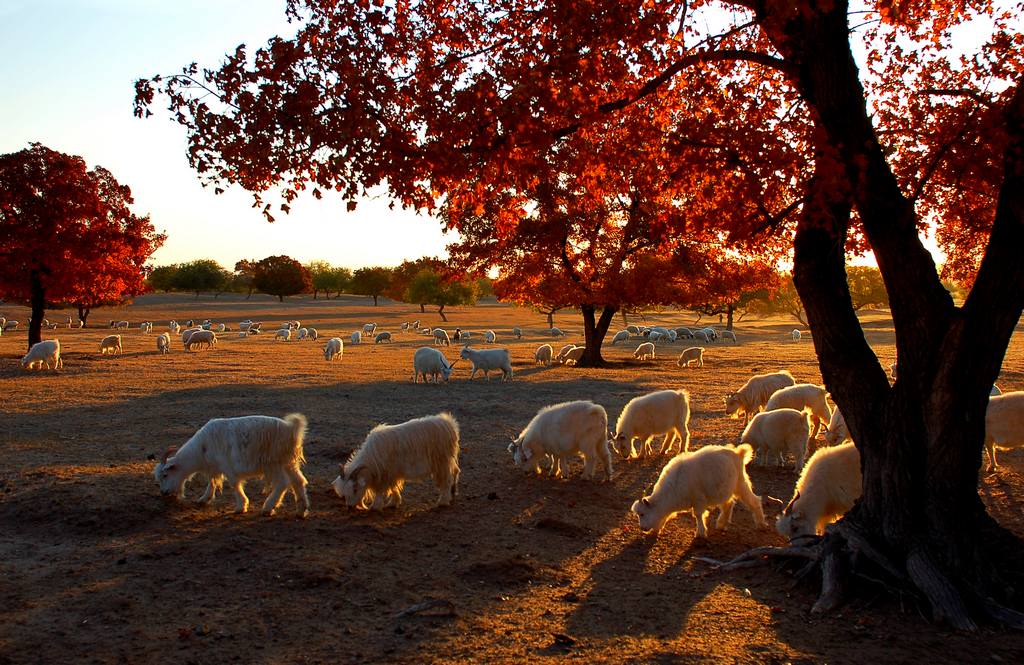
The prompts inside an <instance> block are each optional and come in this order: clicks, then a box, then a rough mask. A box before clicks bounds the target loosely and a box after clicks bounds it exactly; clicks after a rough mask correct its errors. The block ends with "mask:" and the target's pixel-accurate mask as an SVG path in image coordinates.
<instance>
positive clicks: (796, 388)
mask: <svg viewBox="0 0 1024 665" xmlns="http://www.w3.org/2000/svg"><path fill="white" fill-rule="evenodd" d="M781 408H789V409H796V410H797V411H803V410H807V411H810V412H811V416H812V417H813V423H814V432H813V433H812V434H811V439H814V438H815V437H817V436H818V431H819V430H820V429H821V428H822V427H828V423H829V422H831V420H832V409H830V408H829V406H828V392H827V391H826V390H825V387H824V386H816V385H814V384H813V383H796V384H794V385H792V386H786V387H785V388H779V389H778V390H776V391H775V392H774V393H772V396H771V397H770V398H768V402H767V403H766V404H765V405H764V410H765V411H774V410H775V409H781Z"/></svg>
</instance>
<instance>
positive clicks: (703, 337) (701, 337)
mask: <svg viewBox="0 0 1024 665" xmlns="http://www.w3.org/2000/svg"><path fill="white" fill-rule="evenodd" d="M691 337H692V338H693V339H695V340H697V341H699V342H704V343H705V344H708V343H710V342H711V341H712V340H711V337H710V336H709V335H708V334H707V332H706V331H704V330H694V331H693V333H692V335H691Z"/></svg>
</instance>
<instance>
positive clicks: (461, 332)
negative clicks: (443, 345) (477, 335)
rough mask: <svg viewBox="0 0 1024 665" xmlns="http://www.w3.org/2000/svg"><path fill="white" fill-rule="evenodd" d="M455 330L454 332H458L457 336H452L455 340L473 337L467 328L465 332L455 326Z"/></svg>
mask: <svg viewBox="0 0 1024 665" xmlns="http://www.w3.org/2000/svg"><path fill="white" fill-rule="evenodd" d="M455 330H456V332H458V333H459V336H458V337H455V338H453V339H455V340H456V341H461V340H467V339H472V338H473V333H471V332H470V331H468V330H467V331H465V332H463V331H461V330H459V329H458V328H456V329H455Z"/></svg>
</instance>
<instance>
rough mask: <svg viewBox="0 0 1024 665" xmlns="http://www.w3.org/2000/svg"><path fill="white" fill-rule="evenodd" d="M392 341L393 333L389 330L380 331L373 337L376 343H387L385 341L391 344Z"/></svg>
mask: <svg viewBox="0 0 1024 665" xmlns="http://www.w3.org/2000/svg"><path fill="white" fill-rule="evenodd" d="M391 341H392V340H391V333H389V332H387V331H385V332H379V333H377V335H376V336H375V337H374V338H373V343H374V344H385V343H387V344H390V343H391Z"/></svg>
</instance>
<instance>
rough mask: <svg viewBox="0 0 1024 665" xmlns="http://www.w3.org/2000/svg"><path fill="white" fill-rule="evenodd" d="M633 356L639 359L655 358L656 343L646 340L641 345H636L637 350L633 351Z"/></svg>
mask: <svg viewBox="0 0 1024 665" xmlns="http://www.w3.org/2000/svg"><path fill="white" fill-rule="evenodd" d="M633 357H634V358H636V359H637V360H648V359H650V360H654V344H652V343H651V342H644V343H643V344H641V345H640V346H638V347H636V351H634V352H633Z"/></svg>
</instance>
